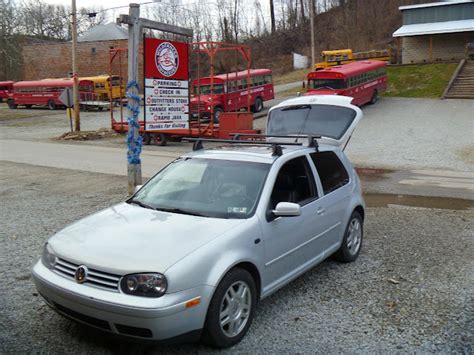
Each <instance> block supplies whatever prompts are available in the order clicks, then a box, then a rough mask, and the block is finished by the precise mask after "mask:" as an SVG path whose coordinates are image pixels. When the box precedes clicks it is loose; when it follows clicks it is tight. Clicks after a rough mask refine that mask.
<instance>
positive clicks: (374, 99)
mask: <svg viewBox="0 0 474 355" xmlns="http://www.w3.org/2000/svg"><path fill="white" fill-rule="evenodd" d="M378 100H379V92H378V91H377V90H374V93H373V94H372V98H371V99H370V102H369V103H370V104H371V105H373V104H375V103H376V102H377V101H378Z"/></svg>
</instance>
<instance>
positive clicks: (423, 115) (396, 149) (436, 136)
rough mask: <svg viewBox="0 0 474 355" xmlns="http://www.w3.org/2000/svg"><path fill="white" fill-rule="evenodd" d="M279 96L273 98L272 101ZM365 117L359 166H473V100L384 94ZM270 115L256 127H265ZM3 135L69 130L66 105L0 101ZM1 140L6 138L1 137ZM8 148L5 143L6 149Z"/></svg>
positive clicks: (89, 120)
mask: <svg viewBox="0 0 474 355" xmlns="http://www.w3.org/2000/svg"><path fill="white" fill-rule="evenodd" d="M276 102H277V101H275V102H273V103H271V104H274V103H276ZM362 110H363V112H364V118H363V120H362V121H361V124H360V125H359V127H357V129H356V130H355V132H354V135H353V136H352V139H351V141H350V143H349V145H348V147H347V153H348V156H349V157H350V159H351V160H352V162H353V163H354V164H355V165H357V166H361V167H377V168H385V169H395V170H409V169H429V170H448V171H461V172H473V171H474V158H473V157H474V143H473V140H472V137H473V136H474V120H473V119H472V114H473V112H474V101H473V100H438V99H407V98H387V97H385V98H382V99H381V100H380V101H379V102H378V103H377V104H375V105H372V106H371V105H366V106H364V107H363V108H362ZM81 120H82V129H83V130H86V131H87V130H97V129H99V128H110V112H108V111H107V112H82V113H81ZM265 126H266V116H264V117H261V118H258V119H255V120H254V127H255V128H260V129H265ZM0 128H1V130H0V139H1V140H2V141H5V140H8V139H15V140H27V141H36V142H38V141H40V142H51V138H53V137H58V136H60V135H61V134H63V133H64V132H67V131H68V130H69V120H68V119H67V117H66V113H65V111H49V110H45V109H39V108H38V109H32V110H26V109H17V110H9V109H8V108H7V106H6V105H5V104H0ZM55 142H56V143H63V144H87V145H98V146H106V147H125V138H124V136H118V137H112V138H107V139H102V140H92V141H79V142H78V141H66V142H64V141H61V142H58V141H55ZM1 144H2V145H4V144H6V143H4V142H3V143H1ZM189 149H190V144H189V143H178V142H171V143H170V144H169V145H168V146H166V147H158V146H145V147H144V154H146V153H147V152H158V153H159V152H165V153H166V154H168V155H172V156H178V155H180V154H182V153H183V152H186V151H189ZM4 154H7V152H6V149H3V151H2V155H4Z"/></svg>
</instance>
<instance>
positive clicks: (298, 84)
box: [275, 80, 303, 94]
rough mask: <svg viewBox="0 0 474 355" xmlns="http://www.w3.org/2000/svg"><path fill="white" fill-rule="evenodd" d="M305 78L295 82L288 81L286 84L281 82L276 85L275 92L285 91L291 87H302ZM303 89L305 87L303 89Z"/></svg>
mask: <svg viewBox="0 0 474 355" xmlns="http://www.w3.org/2000/svg"><path fill="white" fill-rule="evenodd" d="M302 83H303V80H301V81H295V82H293V83H286V84H280V85H275V93H276V94H278V93H280V92H283V91H287V90H290V89H296V88H298V87H300V88H302V86H303V84H302ZM301 90H303V89H301Z"/></svg>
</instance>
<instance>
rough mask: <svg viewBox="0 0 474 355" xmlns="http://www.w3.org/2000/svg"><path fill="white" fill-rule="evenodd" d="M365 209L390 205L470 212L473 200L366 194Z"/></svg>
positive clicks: (473, 204) (473, 206)
mask: <svg viewBox="0 0 474 355" xmlns="http://www.w3.org/2000/svg"><path fill="white" fill-rule="evenodd" d="M364 199H365V202H366V204H367V207H389V206H390V205H397V206H406V207H424V208H442V209H449V210H472V209H474V200H463V199H460V198H448V197H432V196H410V195H391V194H366V195H364Z"/></svg>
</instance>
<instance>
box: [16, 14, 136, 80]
mask: <svg viewBox="0 0 474 355" xmlns="http://www.w3.org/2000/svg"><path fill="white" fill-rule="evenodd" d="M127 38H128V34H127V31H126V30H125V29H124V28H122V27H120V26H117V25H116V24H114V23H109V24H107V25H100V26H96V27H93V28H92V29H91V30H89V31H88V32H86V33H84V34H83V35H82V36H80V37H79V38H78V45H77V58H78V73H79V76H94V75H99V74H108V73H109V70H110V69H109V50H110V49H111V48H127V45H128V40H127ZM71 46H72V44H71V42H59V43H58V42H54V43H52V42H49V43H35V44H25V45H23V46H22V50H21V53H22V60H23V71H22V78H23V80H39V79H44V78H63V77H67V76H68V75H69V74H70V72H71V68H72V59H71V55H72V53H71V51H72V48H71ZM140 52H141V53H143V52H142V49H141V46H140ZM138 58H139V67H138V70H139V78H142V77H143V74H142V73H143V55H141V54H139V56H138ZM112 70H113V74H118V71H119V62H118V60H115V61H114V62H113V69H112ZM122 73H123V75H124V77H125V80H126V76H127V57H126V54H124V55H123V56H122Z"/></svg>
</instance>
